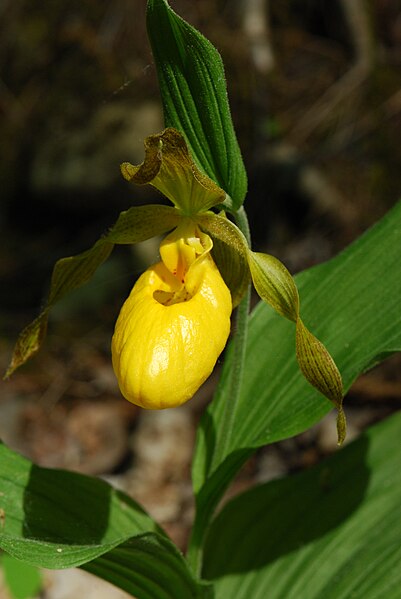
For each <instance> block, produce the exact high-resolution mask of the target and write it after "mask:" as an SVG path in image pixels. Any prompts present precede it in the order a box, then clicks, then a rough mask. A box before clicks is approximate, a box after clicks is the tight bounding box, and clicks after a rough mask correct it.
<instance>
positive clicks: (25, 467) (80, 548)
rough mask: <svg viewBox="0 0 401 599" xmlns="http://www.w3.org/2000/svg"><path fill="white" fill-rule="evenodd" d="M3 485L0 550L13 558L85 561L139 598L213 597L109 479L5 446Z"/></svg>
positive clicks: (0, 450) (64, 564) (45, 562)
mask: <svg viewBox="0 0 401 599" xmlns="http://www.w3.org/2000/svg"><path fill="white" fill-rule="evenodd" d="M0 489H1V493H0V510H2V511H1V513H2V515H3V518H2V529H1V531H0V547H1V548H2V549H3V550H4V551H6V552H8V553H9V554H10V555H12V556H13V557H15V558H17V559H19V560H23V561H25V562H27V563H29V564H32V565H34V566H39V567H44V568H57V569H58V568H69V567H73V566H81V565H83V564H85V569H87V570H89V571H91V572H94V573H96V574H97V575H98V576H101V577H102V578H105V579H106V580H109V581H110V582H112V583H113V584H115V585H117V586H120V587H121V588H123V589H125V590H127V591H128V592H131V593H133V594H135V596H136V597H138V599H159V598H160V599H167V598H169V599H176V597H177V596H179V597H182V598H183V599H186V598H188V599H190V598H191V599H192V598H194V597H199V598H206V597H211V596H212V595H210V590H209V587H208V585H204V584H203V583H200V582H198V581H197V580H196V579H195V578H194V577H193V576H192V574H191V572H190V570H189V568H188V565H187V563H186V562H185V560H184V558H183V556H182V555H181V554H180V552H179V551H178V549H177V548H176V547H175V546H174V545H173V543H171V541H170V540H169V539H168V538H167V537H166V536H165V534H164V533H163V532H162V530H161V529H160V528H159V527H158V526H157V524H156V523H155V522H154V521H153V520H152V519H151V518H150V517H149V516H148V515H147V514H146V513H145V512H144V510H143V509H142V508H141V507H140V506H139V505H138V504H137V503H135V501H133V500H132V499H130V498H129V497H128V496H126V495H125V494H124V493H121V492H120V491H117V490H115V489H113V488H112V487H111V486H110V485H108V484H107V483H105V482H104V481H101V480H98V479H95V478H90V477H88V476H83V475H81V474H77V473H73V472H67V471H63V470H50V469H46V468H39V467H38V466H35V465H34V464H32V463H31V462H29V461H28V460H26V459H25V458H23V457H21V456H19V455H18V454H16V453H14V452H13V451H11V450H10V449H8V448H7V447H6V446H5V445H2V444H0ZM177 589H178V591H177ZM177 592H179V593H180V594H176V593H177ZM152 593H153V594H152Z"/></svg>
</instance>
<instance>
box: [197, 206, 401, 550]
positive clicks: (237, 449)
mask: <svg viewBox="0 0 401 599" xmlns="http://www.w3.org/2000/svg"><path fill="white" fill-rule="evenodd" d="M400 230H401V203H399V204H397V206H395V207H394V208H393V210H392V211H391V212H390V213H389V214H388V215H386V217H385V218H383V219H382V220H381V221H380V222H379V223H378V224H377V225H376V226H375V227H373V228H372V229H371V230H369V231H368V232H367V233H366V234H365V235H363V236H362V237H361V238H360V239H358V240H357V241H356V242H355V243H354V244H352V245H351V246H350V247H349V248H348V249H347V250H346V251H344V252H343V253H342V254H340V255H339V256H337V257H336V258H334V259H333V260H330V261H329V262H327V263H325V264H322V265H320V266H317V267H315V268H312V269H310V270H308V271H305V272H303V273H301V274H300V275H299V276H297V277H296V278H295V279H296V282H297V287H298V290H299V294H300V298H301V304H302V313H303V320H304V321H305V322H306V324H307V325H308V327H309V328H311V329H312V330H313V331H314V332H315V333H316V335H318V337H319V338H320V339H322V340H324V342H325V344H326V345H327V347H328V349H329V351H330V353H331V354H332V355H333V357H334V358H335V361H336V363H337V365H338V366H339V369H340V372H341V373H342V377H343V381H344V388H345V389H348V388H349V387H350V385H351V384H352V382H353V381H354V380H355V378H356V377H357V376H358V375H359V374H360V373H362V372H364V371H365V370H366V369H368V368H369V367H371V366H372V365H374V364H375V363H378V362H380V361H381V360H383V359H384V358H385V357H386V356H388V355H390V354H391V353H393V352H395V351H399V350H400V349H401V310H400V303H399V298H400V297H401V276H400V268H399V263H400V257H401V256H400V254H401V246H400V239H399V235H400ZM293 346H294V328H293V323H291V322H289V321H287V320H285V319H282V318H280V317H278V316H277V315H276V314H275V313H274V311H273V310H272V309H271V308H270V307H269V306H267V305H266V304H264V303H263V302H260V303H259V305H258V306H257V307H256V309H255V310H254V311H253V313H252V315H251V318H250V327H249V333H248V344H247V354H246V365H245V372H244V379H243V384H242V387H241V394H240V398H239V402H238V405H237V410H236V413H235V419H234V427H233V434H232V437H231V446H230V447H229V451H228V455H227V456H226V458H224V460H222V461H220V462H219V461H216V459H215V447H216V441H215V440H216V438H217V437H219V435H220V431H221V430H222V428H223V427H224V421H223V420H224V418H223V414H224V409H223V408H224V403H225V402H227V401H229V400H230V398H229V395H228V392H227V388H226V387H225V385H224V381H225V379H226V378H227V374H226V373H227V372H228V370H229V368H230V355H229V354H230V352H228V355H227V356H226V360H225V364H224V368H223V378H222V385H221V386H220V389H219V393H218V395H217V397H216V398H215V400H214V401H213V402H212V403H211V404H210V406H209V407H208V409H207V410H206V412H205V414H204V416H203V418H202V421H201V425H200V427H199V429H198V437H197V444H196V451H195V458H194V462H193V471H192V475H193V484H194V488H195V491H196V493H197V520H196V524H195V527H194V536H193V541H192V549H191V551H195V552H196V551H198V550H199V545H200V542H201V537H202V534H203V532H204V530H205V527H206V526H207V521H208V519H209V518H210V515H211V512H212V511H213V509H214V508H215V507H216V505H217V503H218V502H219V500H220V498H221V496H222V494H223V492H224V491H225V489H226V487H227V486H228V484H229V482H230V480H231V479H232V478H233V476H234V474H235V472H236V471H237V470H238V469H239V468H240V467H241V465H242V464H243V463H244V461H245V460H246V459H247V458H248V457H249V455H250V454H251V453H252V451H254V450H255V449H256V448H258V447H261V446H263V445H266V444H268V443H273V442H275V441H278V440H280V439H285V438H288V437H291V436H294V435H297V434H299V433H301V432H302V431H304V430H306V429H307V428H309V427H311V426H312V425H313V424H314V423H316V422H318V421H319V420H320V419H321V418H322V417H323V416H324V415H325V414H326V413H327V412H328V411H329V410H330V409H331V403H330V402H329V401H326V400H324V399H323V398H322V396H321V395H320V394H319V393H318V392H317V391H315V390H314V389H313V388H312V387H310V386H309V384H308V383H307V382H306V381H305V380H304V379H303V377H302V375H301V373H300V372H299V369H298V366H297V363H296V359H295V355H294V350H293ZM212 465H213V466H212Z"/></svg>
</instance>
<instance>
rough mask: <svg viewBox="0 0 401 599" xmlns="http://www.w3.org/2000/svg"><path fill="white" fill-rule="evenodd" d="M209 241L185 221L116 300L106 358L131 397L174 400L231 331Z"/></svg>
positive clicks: (152, 403) (192, 388) (154, 403)
mask: <svg viewBox="0 0 401 599" xmlns="http://www.w3.org/2000/svg"><path fill="white" fill-rule="evenodd" d="M211 248H212V241H211V239H210V237H209V236H208V235H206V234H204V233H202V232H201V231H200V230H199V228H198V227H196V226H195V225H194V223H193V222H191V221H189V220H188V221H187V222H186V221H184V222H183V223H182V224H181V225H180V226H179V227H177V229H175V230H174V231H173V232H172V233H171V234H170V235H168V236H167V237H166V238H165V239H164V241H163V242H162V244H161V246H160V255H161V258H162V260H161V261H160V262H158V263H157V264H154V265H153V266H151V267H150V268H148V269H147V271H146V272H145V273H144V274H143V275H142V276H141V277H140V278H139V279H138V281H137V282H136V284H135V285H134V287H133V289H132V291H131V294H130V296H129V298H128V299H127V300H126V302H125V304H124V305H123V307H122V309H121V312H120V315H119V317H118V320H117V323H116V327H115V332H114V336H113V340H112V359H113V368H114V372H115V374H116V376H117V379H118V382H119V385H120V390H121V393H122V394H123V395H124V397H125V398H126V399H128V400H129V401H131V402H132V403H134V404H137V405H139V406H141V407H143V408H150V409H160V408H172V407H176V406H179V405H181V404H182V403H184V402H185V401H187V400H188V399H190V398H191V397H192V396H193V395H194V393H195V392H196V391H197V390H198V389H199V387H200V386H201V384H202V383H203V382H204V381H205V380H206V378H207V377H208V376H209V375H210V373H211V372H212V370H213V368H214V365H215V363H216V360H217V358H218V357H219V355H220V353H221V352H222V350H223V348H224V346H225V344H226V341H227V338H228V335H229V332H230V316H231V309H232V304H231V295H230V292H229V290H228V288H227V286H226V284H225V283H224V281H223V279H222V277H221V275H220V273H219V271H218V269H217V267H216V265H215V263H214V262H213V259H212V257H211V255H210V250H211Z"/></svg>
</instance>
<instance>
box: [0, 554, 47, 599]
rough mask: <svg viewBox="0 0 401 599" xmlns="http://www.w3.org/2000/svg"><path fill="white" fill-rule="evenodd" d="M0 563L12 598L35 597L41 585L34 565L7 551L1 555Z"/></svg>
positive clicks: (39, 576) (40, 578) (25, 598)
mask: <svg viewBox="0 0 401 599" xmlns="http://www.w3.org/2000/svg"><path fill="white" fill-rule="evenodd" d="M0 563H1V568H2V570H3V576H4V581H5V583H6V586H7V588H8V590H9V591H10V594H11V597H12V599H31V598H32V597H36V595H37V594H38V592H39V591H40V587H41V586H42V577H41V575H40V572H39V570H38V569H37V568H35V566H31V565H30V564H26V563H25V562H21V561H20V560H17V559H15V558H13V557H12V556H11V555H9V554H8V553H4V554H3V555H2V556H1V562H0Z"/></svg>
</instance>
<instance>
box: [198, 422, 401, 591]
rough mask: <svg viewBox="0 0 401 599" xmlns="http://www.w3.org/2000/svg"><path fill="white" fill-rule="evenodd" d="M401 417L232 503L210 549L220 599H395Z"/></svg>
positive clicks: (207, 571) (207, 572) (399, 580)
mask: <svg viewBox="0 0 401 599" xmlns="http://www.w3.org/2000/svg"><path fill="white" fill-rule="evenodd" d="M400 432H401V414H400V413H398V414H396V415H394V416H393V417H391V418H389V419H388V420H387V421H385V422H383V423H381V424H379V425H377V426H375V427H373V428H372V429H370V430H369V431H367V432H366V433H364V434H363V435H362V436H361V437H360V438H359V439H358V440H357V441H355V442H354V443H352V444H351V445H349V446H348V447H346V448H344V449H343V450H342V451H340V452H338V453H337V454H335V455H333V456H332V457H331V458H329V459H328V460H326V461H324V462H323V463H321V464H320V465H318V466H317V467H314V468H312V469H310V470H308V471H306V472H302V473H300V474H298V475H296V476H292V477H289V478H285V479H283V480H278V481H273V482H270V483H267V484H265V485H261V486H259V487H256V488H254V489H251V490H250V491H248V492H246V493H243V494H242V495H240V496H239V497H237V498H235V499H234V500H232V501H231V502H230V503H229V504H228V505H227V506H226V507H225V508H224V509H223V511H222V512H221V513H220V514H219V516H218V517H217V518H216V520H215V522H214V523H213V525H212V527H211V529H210V532H209V535H208V538H207V542H206V546H205V564H204V570H203V574H204V576H205V578H207V579H212V580H214V581H215V588H216V599H226V598H227V597H235V598H236V599H248V598H249V597H252V598H256V597H269V599H281V598H282V597H285V598H286V599H299V598H304V597H305V598H306V597H307V598H308V599H321V598H322V597H325V598H327V599H340V598H341V599H345V598H348V597H353V598H354V599H376V598H377V597H383V598H386V599H390V598H394V599H395V597H398V593H399V589H400V586H401V569H400V567H399V564H400V560H401V520H400V517H399V506H400V501H401V453H400V451H399V439H400Z"/></svg>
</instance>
